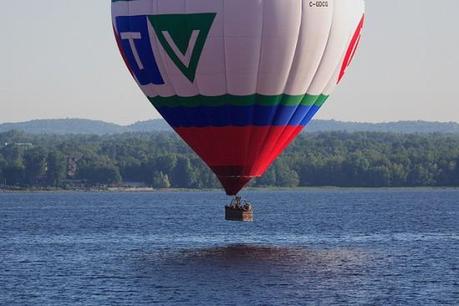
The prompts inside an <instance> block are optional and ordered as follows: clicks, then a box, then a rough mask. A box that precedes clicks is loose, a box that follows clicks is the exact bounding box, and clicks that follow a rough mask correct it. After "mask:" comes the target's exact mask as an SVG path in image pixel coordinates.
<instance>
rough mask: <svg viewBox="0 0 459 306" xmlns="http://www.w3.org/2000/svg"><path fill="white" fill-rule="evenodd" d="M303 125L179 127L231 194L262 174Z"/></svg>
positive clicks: (177, 130) (187, 140)
mask: <svg viewBox="0 0 459 306" xmlns="http://www.w3.org/2000/svg"><path fill="white" fill-rule="evenodd" d="M302 129H303V126H244V127H236V126H226V127H202V128H197V127H193V128H176V129H175V130H176V132H177V133H178V134H179V135H180V137H182V138H183V140H184V141H185V142H186V143H187V144H188V145H189V146H190V147H191V148H192V149H193V150H194V151H195V152H196V153H197V154H198V155H199V156H200V157H201V158H202V160H204V162H205V163H206V164H207V165H208V166H209V167H210V168H211V169H212V171H213V172H214V173H215V174H216V175H217V176H218V177H219V179H220V181H221V182H222V185H223V186H224V187H225V189H226V191H227V193H228V194H235V193H237V192H238V191H239V190H240V189H241V188H242V187H243V186H244V185H245V184H247V183H248V182H249V181H250V179H251V178H253V177H258V176H261V175H262V174H263V173H264V172H265V171H266V169H267V168H268V167H269V166H270V165H271V163H272V162H273V161H274V160H275V158H276V157H277V156H278V155H279V154H281V153H282V152H283V150H284V149H285V148H286V147H287V146H288V145H289V144H290V142H292V141H293V139H294V138H295V137H296V136H297V135H298V133H299V132H300V131H301V130H302Z"/></svg>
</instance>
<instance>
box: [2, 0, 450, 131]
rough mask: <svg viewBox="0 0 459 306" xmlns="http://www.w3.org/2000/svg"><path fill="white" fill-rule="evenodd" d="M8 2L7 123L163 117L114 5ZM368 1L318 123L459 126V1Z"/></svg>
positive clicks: (83, 0) (87, 0)
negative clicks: (127, 61) (125, 58)
mask: <svg viewBox="0 0 459 306" xmlns="http://www.w3.org/2000/svg"><path fill="white" fill-rule="evenodd" d="M0 1H2V4H3V5H2V9H1V10H0V28H1V29H2V37H1V41H2V42H1V45H0V123H4V122H19V121H26V120H32V119H50V118H86V119H96V120H104V121H108V122H115V123H118V124H130V123H133V122H136V121H141V120H148V119H152V118H159V115H158V113H157V112H156V111H155V110H154V109H153V107H152V106H151V105H150V104H149V103H148V101H147V100H146V98H145V97H144V96H143V94H142V93H141V91H140V89H139V88H138V87H137V85H136V84H135V82H134V80H133V79H132V78H131V76H130V74H129V73H128V71H127V69H126V68H125V66H124V63H123V62H122V60H121V57H120V55H119V53H118V50H117V48H116V45H115V41H114V38H113V33H112V26H111V17H110V5H111V3H110V1H108V0H97V1H95V0H78V1H62V0H41V1H30V0H27V1H26V0H15V1H6V0H0ZM338 1H339V0H338ZM366 2H367V20H366V22H367V23H366V26H365V30H364V34H363V35H364V36H363V40H362V42H361V47H360V49H359V51H358V56H356V59H355V60H354V62H353V64H352V67H351V68H350V69H349V70H348V73H347V75H346V77H345V80H344V81H343V82H342V83H341V84H340V87H339V88H338V90H337V91H336V92H335V93H334V95H333V96H332V98H330V100H329V101H328V102H327V103H326V104H325V106H324V107H323V109H322V110H321V111H320V113H319V114H318V116H317V118H320V119H335V120H343V121H358V122H386V121H399V120H426V121H443V122H445V121H454V122H459V99H458V97H459V84H458V80H459V18H458V17H457V12H458V11H459V1H457V0H442V1H432V0H367V1H366Z"/></svg>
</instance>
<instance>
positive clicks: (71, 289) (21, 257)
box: [0, 189, 459, 305]
mask: <svg viewBox="0 0 459 306" xmlns="http://www.w3.org/2000/svg"><path fill="white" fill-rule="evenodd" d="M245 195H246V196H247V197H248V198H249V199H250V200H251V201H252V202H253V203H254V204H255V209H256V211H255V218H256V221H255V222H254V223H237V222H236V223H234V222H226V221H224V220H223V213H224V210H223V205H224V204H225V203H226V202H227V201H228V199H227V198H226V197H225V196H224V195H223V194H222V193H219V192H189V193H185V192H184V193H35V194H34V193H14V194H7V193H3V194H2V193H0V305H142V304H144V305H145V304H148V305H150V304H153V303H157V304H161V305H163V304H184V305H188V304H189V305H198V304H199V305H201V304H207V305H299V304H301V305H304V304H312V305H315V304H323V305H328V304H354V303H355V304H378V305H390V304H393V305H396V304H397V305H399V304H411V305H427V304H430V305H444V304H455V305H458V304H459V190H455V189H445V190H435V189H421V190H409V189H408V190H337V189H330V190H328V189H323V190H321V189H311V190H301V191H275V192H274V191H257V192H249V193H246V194H245ZM280 208H282V209H280Z"/></svg>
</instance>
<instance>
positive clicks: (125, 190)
mask: <svg viewBox="0 0 459 306" xmlns="http://www.w3.org/2000/svg"><path fill="white" fill-rule="evenodd" d="M457 189H459V186H407V187H338V186H310V187H309V186H308V187H248V188H245V189H244V190H243V192H244V191H245V192H247V191H250V192H263V191H279V192H281V191H315V190H317V191H327V190H329V191H333V190H342V191H346V190H389V191H396V190H457ZM66 192H68V193H174V192H189V193H193V192H222V193H224V190H223V188H203V189H187V188H167V189H154V188H150V187H142V188H135V187H108V188H75V189H64V188H0V193H66Z"/></svg>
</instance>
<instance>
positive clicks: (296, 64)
mask: <svg viewBox="0 0 459 306" xmlns="http://www.w3.org/2000/svg"><path fill="white" fill-rule="evenodd" d="M364 9H365V7H364V1H363V0H328V1H307V0H112V21H113V28H114V32H115V36H116V41H117V43H118V47H119V50H120V52H121V55H122V57H123V59H124V61H125V63H126V65H127V67H128V69H129V71H130V72H131V74H132V76H133V77H134V79H135V80H136V81H137V83H138V85H139V86H140V88H141V89H142V91H143V92H144V93H145V95H146V96H147V97H148V99H149V101H150V102H151V104H152V105H153V106H154V107H155V108H156V109H157V110H158V112H159V113H160V114H161V115H162V116H163V117H164V119H165V120H166V121H167V122H168V123H169V125H170V126H171V127H172V128H173V129H174V130H175V131H176V132H177V133H178V135H180V137H181V138H182V139H183V140H184V141H185V142H186V143H187V144H188V145H189V146H190V147H191V148H192V149H193V150H194V151H195V152H196V153H197V154H198V155H199V156H200V157H201V158H202V160H203V161H204V162H205V163H206V164H207V165H208V166H209V167H210V169H212V171H213V172H214V173H215V174H216V175H217V177H218V179H219V180H220V182H221V184H222V185H223V187H224V188H225V191H226V193H227V194H228V195H231V196H234V195H236V194H237V193H238V192H239V191H240V190H241V189H242V188H243V187H244V186H245V185H246V184H247V183H249V182H250V180H252V179H253V178H255V177H259V176H261V175H262V174H263V173H264V172H265V171H266V169H267V168H268V167H269V166H270V165H271V163H272V162H273V161H274V160H275V159H276V157H277V156H278V155H279V154H280V153H281V152H282V151H283V150H284V149H285V148H286V147H287V146H288V145H289V144H290V143H291V142H292V141H293V140H294V138H295V137H296V136H297V135H298V134H299V133H300V132H301V130H302V129H303V127H304V126H305V125H306V124H307V123H308V122H309V121H310V120H311V119H312V118H313V117H314V115H315V114H316V113H317V111H318V110H319V109H320V108H321V106H322V105H323V104H324V102H325V101H326V100H327V98H328V97H329V95H330V94H331V93H332V91H333V90H334V88H335V87H336V85H337V84H338V83H339V82H340V81H341V79H342V77H343V76H344V74H345V72H346V69H347V68H348V66H349V64H350V62H351V61H352V58H353V56H354V54H355V51H356V49H357V46H358V44H359V41H360V36H361V30H362V27H363V23H364Z"/></svg>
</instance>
